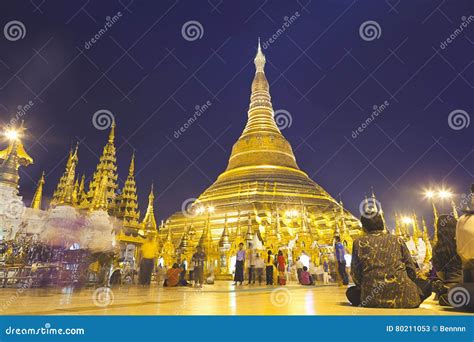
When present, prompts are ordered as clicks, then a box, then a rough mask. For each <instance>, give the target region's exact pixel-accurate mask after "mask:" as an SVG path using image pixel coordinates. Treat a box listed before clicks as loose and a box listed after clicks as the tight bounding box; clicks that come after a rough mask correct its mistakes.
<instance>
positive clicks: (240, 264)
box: [233, 242, 245, 285]
mask: <svg viewBox="0 0 474 342" xmlns="http://www.w3.org/2000/svg"><path fill="white" fill-rule="evenodd" d="M244 263H245V250H244V244H243V243H242V242H241V243H239V250H238V251H237V256H236V258H235V276H234V284H233V285H237V283H240V285H242V283H243V282H244Z"/></svg>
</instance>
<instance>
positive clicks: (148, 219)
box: [142, 183, 157, 230]
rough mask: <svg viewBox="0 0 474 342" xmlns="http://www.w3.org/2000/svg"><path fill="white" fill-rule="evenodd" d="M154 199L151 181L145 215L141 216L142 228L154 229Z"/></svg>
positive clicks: (155, 226)
mask: <svg viewBox="0 0 474 342" xmlns="http://www.w3.org/2000/svg"><path fill="white" fill-rule="evenodd" d="M154 200H155V195H154V194H153V183H152V184H151V190H150V195H149V196H148V207H147V209H146V213H145V217H144V218H143V221H142V225H143V228H145V229H148V230H156V228H157V225H156V219H155V210H154V207H153V201H154Z"/></svg>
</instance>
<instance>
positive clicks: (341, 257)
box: [334, 236, 349, 285]
mask: <svg viewBox="0 0 474 342" xmlns="http://www.w3.org/2000/svg"><path fill="white" fill-rule="evenodd" d="M334 253H335V254H336V260H337V270H338V273H339V276H340V277H341V280H342V285H348V284H349V276H348V275H347V272H346V258H345V255H346V253H345V250H344V245H343V244H342V242H341V238H340V237H339V236H336V243H335V245H334Z"/></svg>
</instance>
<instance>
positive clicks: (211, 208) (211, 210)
mask: <svg viewBox="0 0 474 342" xmlns="http://www.w3.org/2000/svg"><path fill="white" fill-rule="evenodd" d="M214 210H215V208H214V207H212V206H211V207H209V208H207V211H209V212H210V213H213V212H214Z"/></svg>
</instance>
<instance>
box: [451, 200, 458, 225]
mask: <svg viewBox="0 0 474 342" xmlns="http://www.w3.org/2000/svg"><path fill="white" fill-rule="evenodd" d="M451 209H452V210H453V217H454V218H455V219H456V220H459V214H458V209H457V208H456V204H454V201H453V200H451Z"/></svg>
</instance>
